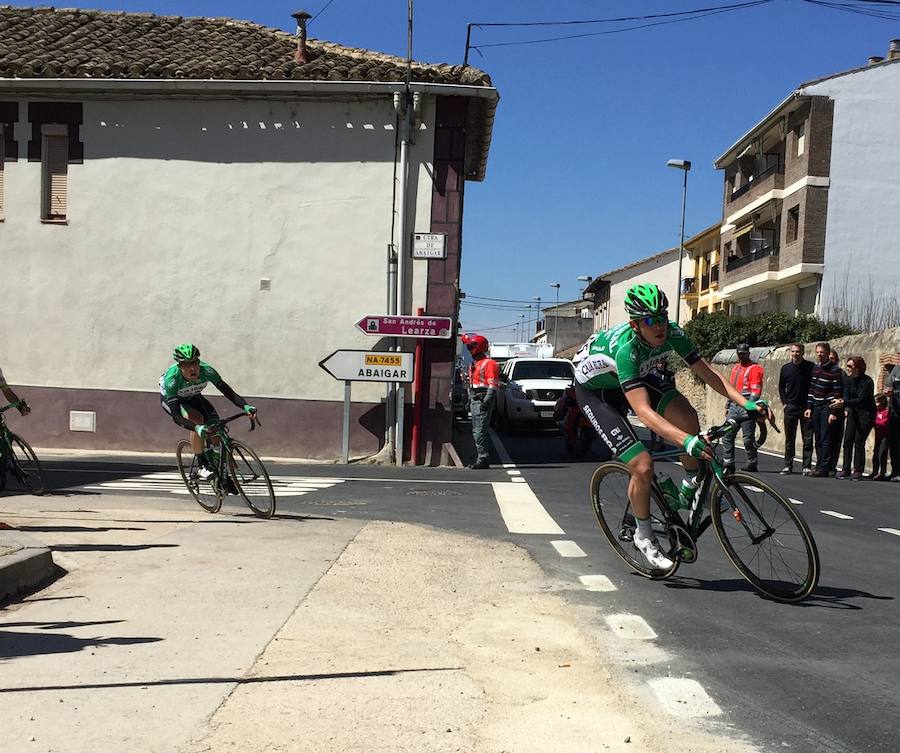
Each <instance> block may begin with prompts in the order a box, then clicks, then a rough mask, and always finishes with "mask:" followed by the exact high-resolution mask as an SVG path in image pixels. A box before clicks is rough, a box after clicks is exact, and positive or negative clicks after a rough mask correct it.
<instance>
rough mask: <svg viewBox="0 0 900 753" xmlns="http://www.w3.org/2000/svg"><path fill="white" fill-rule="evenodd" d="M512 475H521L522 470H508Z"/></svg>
mask: <svg viewBox="0 0 900 753" xmlns="http://www.w3.org/2000/svg"><path fill="white" fill-rule="evenodd" d="M507 473H508V474H509V475H510V476H521V475H522V471H507Z"/></svg>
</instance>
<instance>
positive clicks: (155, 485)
mask: <svg viewBox="0 0 900 753" xmlns="http://www.w3.org/2000/svg"><path fill="white" fill-rule="evenodd" d="M270 479H271V481H272V489H273V491H274V492H275V496H276V497H301V496H303V495H304V494H308V493H309V492H314V491H319V490H321V489H329V488H331V487H332V486H335V485H337V484H342V483H344V480H343V479H340V478H322V477H314V478H310V477H304V476H271V477H270ZM83 488H85V489H88V490H90V491H142V492H161V493H164V494H187V493H188V491H187V489H186V488H185V486H184V482H183V481H182V480H181V474H180V473H167V472H161V473H148V474H145V475H143V476H133V477H131V478H119V479H115V480H111V481H103V482H101V483H99V484H91V485H86V486H84V487H83Z"/></svg>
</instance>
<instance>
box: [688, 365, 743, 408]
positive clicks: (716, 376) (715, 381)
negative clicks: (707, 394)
mask: <svg viewBox="0 0 900 753" xmlns="http://www.w3.org/2000/svg"><path fill="white" fill-rule="evenodd" d="M691 371H693V372H694V373H695V374H696V375H697V376H698V377H700V378H701V379H702V380H703V381H704V382H706V384H708V385H709V386H710V387H712V388H713V389H714V390H715V391H716V392H718V393H719V394H720V395H721V396H722V397H726V398H728V399H729V400H731V401H732V402H733V403H737V404H738V405H744V403H746V402H747V398H745V397H744V396H743V395H742V394H741V393H740V392H738V391H737V390H736V389H735V388H734V385H733V384H731V383H730V382H729V381H728V380H727V379H725V377H723V376H722V375H721V374H720V373H719V372H718V371H714V370H713V369H712V368H710V365H709V364H708V363H707V362H706V359H705V358H701V359H700V360H698V361H694V363H692V364H691Z"/></svg>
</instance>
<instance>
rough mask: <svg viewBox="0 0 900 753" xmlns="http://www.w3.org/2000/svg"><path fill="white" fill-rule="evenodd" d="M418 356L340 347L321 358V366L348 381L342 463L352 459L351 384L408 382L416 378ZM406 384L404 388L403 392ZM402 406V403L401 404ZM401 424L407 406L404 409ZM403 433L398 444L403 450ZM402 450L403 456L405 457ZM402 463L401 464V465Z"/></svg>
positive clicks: (337, 377)
mask: <svg viewBox="0 0 900 753" xmlns="http://www.w3.org/2000/svg"><path fill="white" fill-rule="evenodd" d="M414 360H415V359H414V357H413V354H412V353H396V352H389V353H384V352H380V351H371V350H336V351H334V353H332V354H331V355H330V356H328V357H326V358H323V359H322V360H321V361H319V367H320V368H322V369H323V370H325V371H327V372H328V373H329V374H331V376H333V377H334V378H335V379H337V380H338V381H341V382H343V383H344V416H343V421H342V434H343V436H342V438H341V462H342V463H345V464H346V463H349V462H350V384H351V382H397V383H400V384H405V383H407V382H411V381H413V376H414V373H415V371H414ZM402 393H403V387H400V394H401V395H402ZM401 406H402V403H401ZM400 412H401V415H400V416H399V420H400V422H401V423H400V425H401V426H402V425H403V424H402V421H403V415H402V413H403V409H402V407H401V408H400ZM402 443H403V438H402V436H401V437H399V438H398V444H399V446H400V448H401V450H402V447H403V444H402ZM402 457H403V455H402V452H401V453H400V458H401V459H402ZM400 464H402V461H401V463H398V465H400Z"/></svg>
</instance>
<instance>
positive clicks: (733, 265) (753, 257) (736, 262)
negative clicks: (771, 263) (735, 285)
mask: <svg viewBox="0 0 900 753" xmlns="http://www.w3.org/2000/svg"><path fill="white" fill-rule="evenodd" d="M768 256H778V246H771V247H769V248H761V249H759V250H758V251H753V252H751V253H749V254H745V255H744V256H729V257H728V259H727V260H726V262H725V271H726V272H733V271H734V270H735V269H740V268H741V267H746V266H747V265H748V264H752V263H753V262H755V261H758V260H759V259H764V258H766V257H768Z"/></svg>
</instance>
